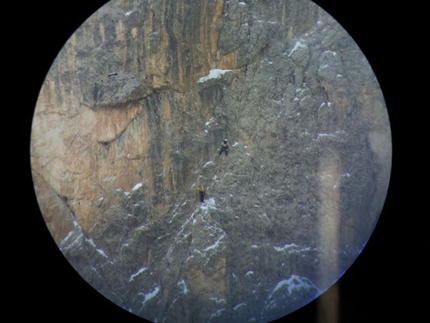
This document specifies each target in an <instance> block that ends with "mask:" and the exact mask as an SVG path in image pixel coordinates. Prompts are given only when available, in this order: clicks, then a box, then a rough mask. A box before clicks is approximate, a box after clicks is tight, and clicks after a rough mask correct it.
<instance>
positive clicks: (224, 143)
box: [219, 139, 230, 156]
mask: <svg viewBox="0 0 430 323" xmlns="http://www.w3.org/2000/svg"><path fill="white" fill-rule="evenodd" d="M229 147H230V146H229V145H228V143H227V139H224V142H223V143H222V144H221V149H220V150H219V155H220V156H221V154H222V153H223V152H225V155H226V156H228V148H229Z"/></svg>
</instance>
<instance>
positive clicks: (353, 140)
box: [31, 0, 391, 322]
mask: <svg viewBox="0 0 430 323" xmlns="http://www.w3.org/2000/svg"><path fill="white" fill-rule="evenodd" d="M226 137H227V138H228V139H229V140H230V146H231V149H230V153H229V156H228V157H226V156H219V155H218V154H217V149H218V148H219V145H220V143H221V142H222V140H223V139H224V138H226ZM390 140H391V138H390V130H389V121H388V117H387V113H386V109H385V105H384V101H383V97H382V94H381V92H380V89H379V86H378V83H377V80H376V78H375V76H374V75H373V73H372V70H371V68H370V66H369V65H368V63H367V61H366V59H365V58H364V57H363V55H362V53H361V51H360V50H359V48H358V47H357V46H356V44H355V43H354V41H353V40H352V39H351V38H350V37H349V36H348V34H347V33H346V32H345V31H344V30H343V29H342V28H341V27H340V26H339V25H338V24H337V23H336V22H335V21H334V20H333V19H332V18H331V17H330V16H329V15H328V14H327V13H325V12H324V11H323V10H321V9H320V8H319V7H317V6H316V5H314V4H313V3H311V2H309V1H302V0H288V1H281V0H279V1H275V0H274V1H264V0H249V1H243V2H239V1H237V0H231V1H224V0H203V1H193V0H159V1H151V0H141V1H138V0H128V1H119V0H118V1H117V0H114V1H112V2H110V3H108V4H107V5H106V6H105V7H103V8H101V9H100V10H99V11H98V12H97V13H95V14H94V15H93V16H92V17H90V18H89V19H88V20H87V21H86V22H85V23H84V24H83V25H82V26H81V27H80V28H79V29H78V30H77V31H76V32H75V34H74V35H73V36H72V37H71V38H70V40H69V41H68V42H67V43H66V44H65V46H64V48H63V49H62V51H61V52H60V53H59V55H58V57H57V59H56V60H55V62H54V63H53V65H52V67H51V69H50V71H49V73H48V75H47V77H46V80H45V82H44V84H43V87H42V89H41V92H40V96H39V100H38V103H37V107H36V111H35V116H34V121H33V131H32V145H31V158H32V159H31V163H32V169H33V178H34V183H35V188H36V193H37V197H38V200H39V204H40V208H41V210H42V214H43V216H44V218H45V221H46V223H47V226H48V228H49V230H50V232H51V233H52V235H53V237H54V239H55V241H56V242H57V243H58V245H59V247H60V249H61V250H62V251H63V252H64V254H65V255H66V257H67V259H68V260H69V261H70V263H71V264H72V265H73V266H74V267H75V268H76V269H77V271H78V272H79V273H80V274H81V275H82V276H83V277H84V278H85V279H86V280H87V281H88V282H89V283H90V284H91V285H92V286H94V287H95V288H96V289H97V290H98V291H100V292H101V293H102V294H103V295H105V296H106V297H108V298H109V299H111V300H112V301H114V302H115V303H116V304H118V305H119V306H122V307H123V308H125V309H127V310H130V311H132V312H133V313H135V314H136V315H140V316H142V317H144V318H146V319H149V320H154V321H155V320H157V321H158V322H161V321H163V322H164V321H166V322H174V321H175V318H178V317H181V318H184V319H183V321H186V322H209V321H210V322H232V321H234V322H248V321H258V322H266V321H269V320H272V319H275V318H277V317H280V316H283V315H286V314H288V313H290V312H291V311H294V310H295V309H297V308H298V307H301V306H303V305H304V304H306V303H307V302H310V301H311V300H312V299H313V298H315V297H316V296H318V295H319V294H320V293H321V292H323V291H324V290H325V289H327V288H328V287H330V285H331V284H332V283H333V282H334V281H335V280H336V279H337V278H338V277H339V276H340V275H341V274H342V273H343V271H344V270H346V269H347V268H348V266H349V265H350V264H351V263H352V261H353V260H354V259H355V258H356V257H357V255H358V253H359V252H360V251H361V249H362V247H363V246H364V244H365V243H366V241H367V239H368V238H369V236H370V234H371V232H372V230H373V227H374V225H375V223H376V221H377V219H378V216H379V212H380V211H381V209H382V205H383V202H384V199H385V194H386V190H387V186H388V179H389V173H390V162H391V141H390ZM198 184H202V185H204V186H205V187H206V188H207V200H206V202H205V204H202V205H200V204H198V201H197V196H196V192H195V188H196V185H198Z"/></svg>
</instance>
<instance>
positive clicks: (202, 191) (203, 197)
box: [197, 185, 206, 203]
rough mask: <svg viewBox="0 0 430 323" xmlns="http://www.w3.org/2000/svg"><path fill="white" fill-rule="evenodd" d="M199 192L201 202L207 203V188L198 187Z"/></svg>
mask: <svg viewBox="0 0 430 323" xmlns="http://www.w3.org/2000/svg"><path fill="white" fill-rule="evenodd" d="M197 192H198V193H199V196H200V202H202V203H203V202H204V201H205V194H206V192H205V188H204V187H203V185H200V186H198V187H197Z"/></svg>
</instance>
